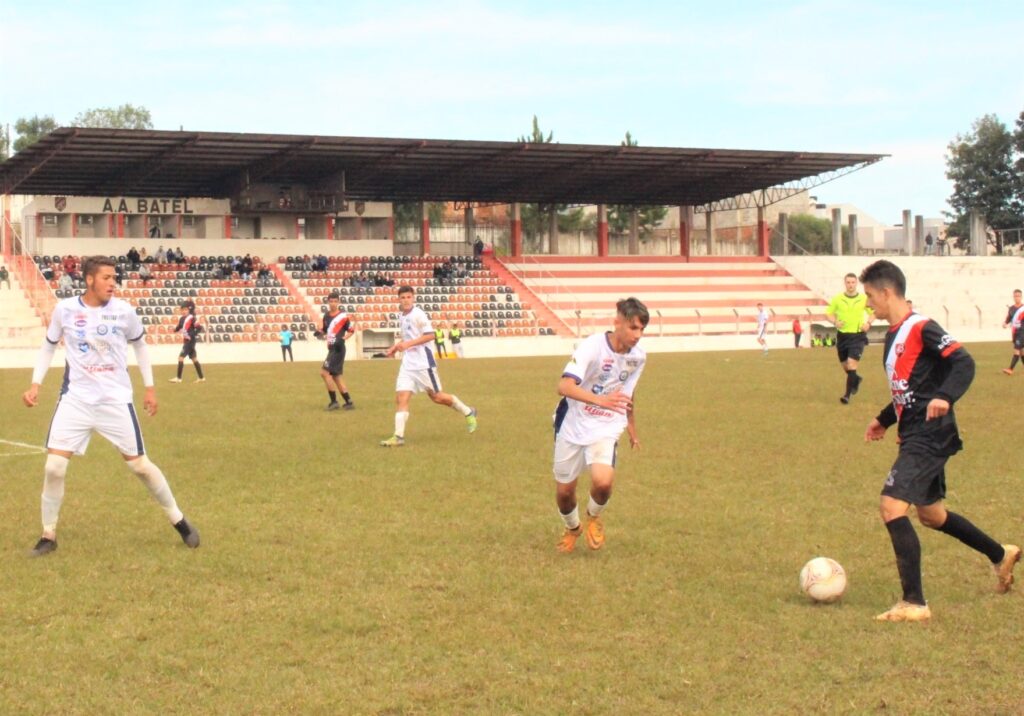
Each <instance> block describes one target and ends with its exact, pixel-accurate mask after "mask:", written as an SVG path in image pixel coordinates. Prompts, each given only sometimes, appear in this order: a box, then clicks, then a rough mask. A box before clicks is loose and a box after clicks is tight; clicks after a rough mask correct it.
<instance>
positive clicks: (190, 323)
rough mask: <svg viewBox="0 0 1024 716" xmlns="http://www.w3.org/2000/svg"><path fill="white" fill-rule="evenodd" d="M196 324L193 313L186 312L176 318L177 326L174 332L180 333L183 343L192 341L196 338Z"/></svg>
mask: <svg viewBox="0 0 1024 716" xmlns="http://www.w3.org/2000/svg"><path fill="white" fill-rule="evenodd" d="M197 325H198V323H197V321H196V317H195V315H194V314H191V313H189V314H186V315H184V316H182V317H181V318H179V319H178V326H177V328H175V329H174V332H175V333H178V334H180V335H181V340H182V342H183V343H188V342H189V341H194V340H195V339H196V326H197Z"/></svg>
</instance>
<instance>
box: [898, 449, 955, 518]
mask: <svg viewBox="0 0 1024 716" xmlns="http://www.w3.org/2000/svg"><path fill="white" fill-rule="evenodd" d="M947 460H949V456H947V455H936V454H934V453H932V452H930V451H928V450H925V449H922V448H915V447H912V446H911V447H901V448H900V454H899V456H898V457H897V458H896V462H894V463H893V465H892V470H890V471H889V475H888V477H886V479H885V485H884V486H883V487H882V494H883V495H886V496H887V497H895V498H896V499H897V500H903V501H904V502H909V503H910V504H912V505H932V504H935V503H936V502H938V501H939V500H942V499H945V497H946V461H947Z"/></svg>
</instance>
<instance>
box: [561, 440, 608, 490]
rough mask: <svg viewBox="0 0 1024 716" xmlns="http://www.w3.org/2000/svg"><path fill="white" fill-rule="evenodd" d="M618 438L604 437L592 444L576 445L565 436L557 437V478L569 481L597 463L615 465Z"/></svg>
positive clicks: (565, 481) (563, 481)
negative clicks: (585, 468)
mask: <svg viewBox="0 0 1024 716" xmlns="http://www.w3.org/2000/svg"><path fill="white" fill-rule="evenodd" d="M617 444H618V441H617V440H614V439H612V438H604V439H603V440H598V441H597V442H594V443H591V444H590V445H576V444H574V443H571V442H569V441H568V440H565V439H564V438H561V437H558V438H555V464H554V472H555V480H556V481H558V482H561V483H569V482H572V481H573V480H575V479H576V478H577V477H579V475H580V473H581V472H583V468H584V467H587V466H589V465H593V464H594V463H597V464H598V465H608V466H610V467H615V446H616V445H617Z"/></svg>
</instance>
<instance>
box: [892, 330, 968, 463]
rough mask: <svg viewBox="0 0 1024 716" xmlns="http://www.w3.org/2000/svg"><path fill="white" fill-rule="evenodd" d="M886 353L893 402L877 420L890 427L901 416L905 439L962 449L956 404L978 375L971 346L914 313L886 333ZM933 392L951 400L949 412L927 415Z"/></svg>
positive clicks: (943, 450)
mask: <svg viewBox="0 0 1024 716" xmlns="http://www.w3.org/2000/svg"><path fill="white" fill-rule="evenodd" d="M883 356H884V357H883V360H884V361H885V372H886V375H887V376H888V378H889V388H890V390H891V391H892V402H891V403H889V404H888V405H887V406H886V407H885V408H883V409H882V412H881V413H879V414H878V421H879V422H880V423H881V424H882V425H884V426H885V427H890V426H891V425H893V424H895V423H896V422H899V436H900V440H901V443H902V444H904V445H906V444H908V443H916V444H917V445H918V446H921V447H925V448H926V449H928V450H929V451H931V452H934V453H936V454H940V455H952V454H953V453H955V452H957V451H958V450H960V448H961V447H962V446H963V444H962V443H961V442H960V434H959V432H958V430H957V426H956V416H955V415H954V413H953V404H954V403H955V402H956V401H957V400H959V399H960V398H961V397H962V396H963V394H964V393H966V392H967V389H968V388H969V387H970V386H971V381H972V380H974V359H973V358H971V355H970V354H969V353H968V352H967V350H966V349H965V348H964V347H963V346H962V345H960V343H959V342H958V341H957V340H956V339H955V338H953V336H951V335H949V334H948V333H947V332H946V330H945V329H944V328H943V327H942V326H940V325H939V324H938V323H936V322H935V321H933V320H931V319H930V318H926V317H924V316H922V315H920V314H917V313H911V314H909V315H907V316H906V317H904V319H903V320H902V321H900V322H899V323H897V324H895V325H894V326H892V327H891V328H890V329H889V332H888V333H886V335H885V352H884V354H883ZM933 398H941V399H942V400H946V401H948V402H949V404H950V409H949V412H948V413H947V414H946V415H944V416H942V417H941V418H935V419H934V420H925V417H926V414H927V409H928V403H929V402H931V400H932V399H933Z"/></svg>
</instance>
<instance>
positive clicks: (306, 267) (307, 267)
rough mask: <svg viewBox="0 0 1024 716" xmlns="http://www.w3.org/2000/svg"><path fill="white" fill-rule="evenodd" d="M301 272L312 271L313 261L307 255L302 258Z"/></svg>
mask: <svg viewBox="0 0 1024 716" xmlns="http://www.w3.org/2000/svg"><path fill="white" fill-rule="evenodd" d="M302 270H303V271H312V270H313V260H312V259H311V258H309V254H306V255H305V256H303V257H302Z"/></svg>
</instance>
